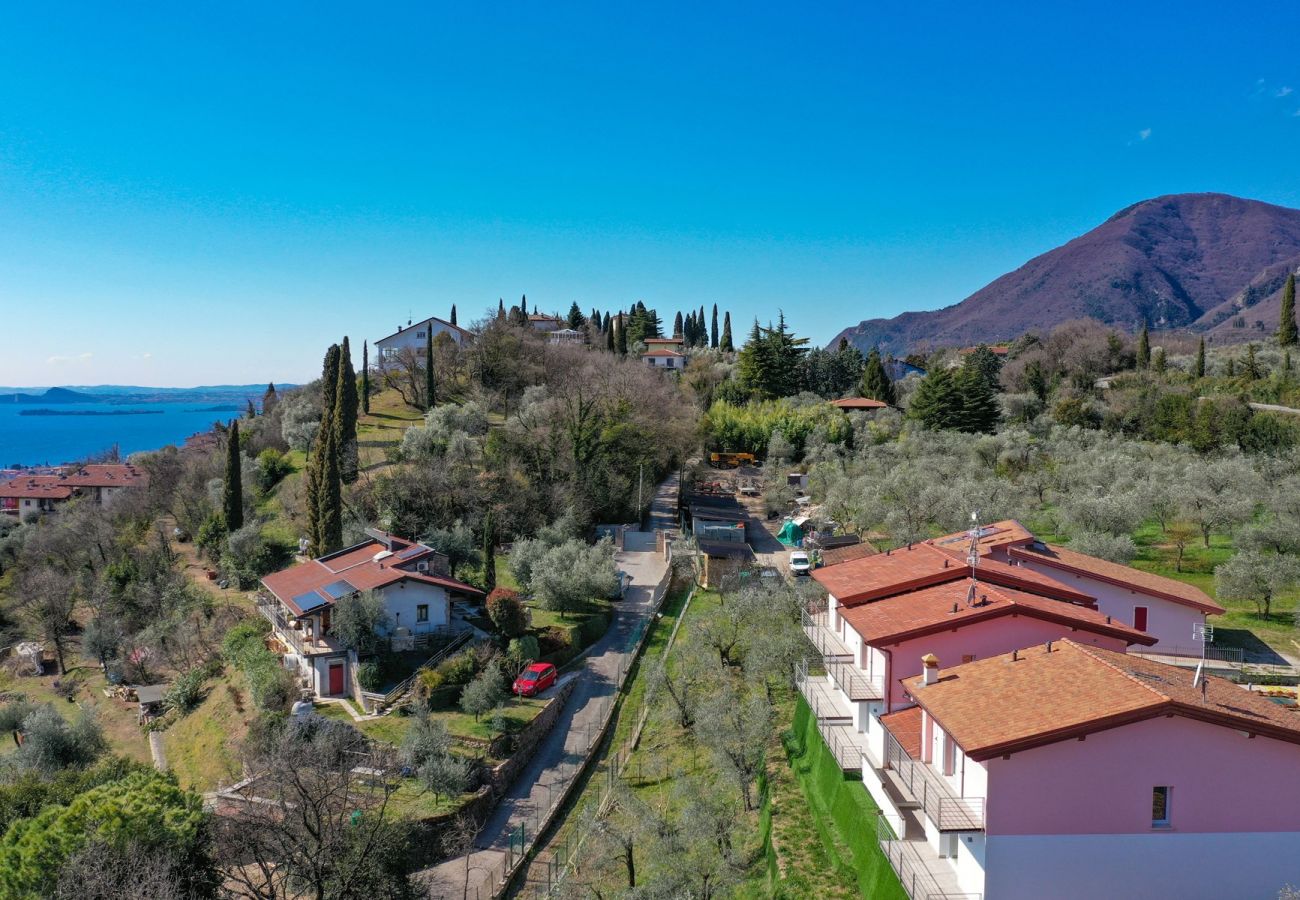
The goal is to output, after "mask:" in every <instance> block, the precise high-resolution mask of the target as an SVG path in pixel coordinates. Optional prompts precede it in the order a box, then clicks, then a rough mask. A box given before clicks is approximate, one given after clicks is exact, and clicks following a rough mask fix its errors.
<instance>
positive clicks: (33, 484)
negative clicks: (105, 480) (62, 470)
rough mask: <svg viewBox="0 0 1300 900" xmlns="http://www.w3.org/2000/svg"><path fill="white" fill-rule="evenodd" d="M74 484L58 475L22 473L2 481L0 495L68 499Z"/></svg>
mask: <svg viewBox="0 0 1300 900" xmlns="http://www.w3.org/2000/svg"><path fill="white" fill-rule="evenodd" d="M72 494H73V486H72V485H70V484H66V483H64V482H63V481H61V480H60V478H59V476H58V475H26V476H23V475H20V476H18V477H17V478H11V479H9V480H8V481H0V497H12V498H20V497H44V498H46V499H49V500H67V499H68V498H69V497H71V496H72Z"/></svg>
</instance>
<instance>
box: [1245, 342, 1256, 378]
mask: <svg viewBox="0 0 1300 900" xmlns="http://www.w3.org/2000/svg"><path fill="white" fill-rule="evenodd" d="M1242 374H1243V375H1245V376H1246V377H1247V378H1249V379H1250V380H1251V381H1254V380H1255V379H1257V378H1259V362H1258V361H1257V360H1256V359H1255V345H1254V344H1247V345H1246V365H1245V367H1244V368H1243V369H1242Z"/></svg>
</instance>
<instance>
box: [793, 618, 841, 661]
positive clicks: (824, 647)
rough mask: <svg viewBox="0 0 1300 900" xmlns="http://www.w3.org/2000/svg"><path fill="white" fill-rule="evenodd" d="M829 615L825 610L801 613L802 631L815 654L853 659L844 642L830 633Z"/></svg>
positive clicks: (833, 633)
mask: <svg viewBox="0 0 1300 900" xmlns="http://www.w3.org/2000/svg"><path fill="white" fill-rule="evenodd" d="M829 617H830V614H829V613H827V612H826V611H825V610H822V611H820V612H809V611H808V610H806V609H805V610H804V611H803V630H804V634H806V635H808V640H810V641H812V643H813V646H814V647H816V648H817V652H818V653H820V654H821V655H822V656H823V657H832V656H835V657H845V656H847V657H848V658H849V659H852V658H853V652H852V651H851V650H849V648H848V647H847V646H845V644H844V642H843V641H841V640H840V639H839V636H838V635H836V634H835V632H833V631H831V628H830V625H829V624H828V621H829Z"/></svg>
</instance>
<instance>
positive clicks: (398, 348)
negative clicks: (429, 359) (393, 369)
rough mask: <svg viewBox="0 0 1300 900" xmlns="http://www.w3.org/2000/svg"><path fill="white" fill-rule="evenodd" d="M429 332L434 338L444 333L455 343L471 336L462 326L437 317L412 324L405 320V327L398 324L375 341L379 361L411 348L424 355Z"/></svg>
mask: <svg viewBox="0 0 1300 900" xmlns="http://www.w3.org/2000/svg"><path fill="white" fill-rule="evenodd" d="M429 332H433V336H434V337H435V338H436V337H437V336H438V335H440V334H446V335H448V336H450V337H451V339H452V340H453V341H455V342H456V343H457V344H465V343H467V342H468V341H469V340H470V339H471V338H472V337H473V335H472V334H471V333H470V332H468V331H466V330H465V329H464V328H461V327H460V326H458V325H453V324H451V323H450V322H448V321H446V320H445V319H439V318H437V317H431V318H428V319H425V320H424V321H423V322H416V323H415V324H414V325H412V324H411V323H410V322H407V323H406V327H405V328H402V327H400V326H399V327H398V329H397V331H395V332H393V333H392V334H390V335H389V336H388V337H385V338H380V339H379V340H377V341H375V347H376V348H378V351H379V361H380V362H383V361H384V360H386V359H391V358H392V357H394V356H396V355H397V354H399V353H401V352H402V351H403V350H411V351H414V353H415V355H416V356H424V347H425V344H426V343H427V341H428V339H429Z"/></svg>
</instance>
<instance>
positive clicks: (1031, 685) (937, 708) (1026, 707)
mask: <svg viewBox="0 0 1300 900" xmlns="http://www.w3.org/2000/svg"><path fill="white" fill-rule="evenodd" d="M1051 648H1052V649H1051V652H1048V651H1047V649H1046V645H1040V646H1036V647H1031V648H1029V649H1027V650H1019V651H1016V653H1015V654H1010V653H1008V654H1004V655H1002V656H995V657H991V658H989V659H985V660H977V661H975V662H971V663H965V664H964V665H960V666H955V667H952V668H948V669H943V670H941V671H940V672H939V679H938V681H937V682H936V683H934V684H930V685H925V684H923V683H922V681H923V677H922V676H916V677H915V678H908V679H905V680H904V681H903V685H904V687H906V688H907V691H908V693H909V694H911V696H912V697H913V698H914V699H915V700H916V702H917V703H918V704H920V706H921V707H923V708H924V709H925V710H926V712H928V713H929V714H930V715H932V716H933V717H934V719H935V721H936V722H938V723H939V725H940V726H941V727H942V728H943V729H944V731H946V732H947V733H948V734H950V735H952V737H953V739H954V740H955V741H956V742H957V744H958V745H960V746H961V748H962V750H963V751H965V752H966V754H967V755H969V756H970V757H971V758H972V759H975V760H986V759H990V758H992V757H995V756H1000V755H1003V754H1007V753H1015V752H1019V751H1022V750H1028V749H1030V748H1032V747H1037V746H1042V745H1044V744H1051V743H1055V742H1057V741H1063V740H1067V739H1071V738H1076V737H1080V736H1082V735H1085V734H1089V733H1091V732H1095V731H1102V730H1105V729H1108V728H1114V727H1118V726H1121V725H1126V724H1129V723H1132V722H1137V721H1142V720H1144V719H1151V718H1155V717H1158V716H1162V715H1169V714H1172V715H1181V716H1186V717H1188V718H1192V719H1197V720H1200V721H1205V722H1210V723H1213V724H1217V725H1222V726H1224V727H1227V728H1233V729H1237V730H1239V731H1244V732H1247V733H1248V734H1260V735H1265V736H1267V737H1272V738H1276V739H1278V740H1283V741H1289V742H1291V743H1295V744H1300V715H1296V714H1295V713H1292V712H1289V711H1287V710H1285V709H1283V708H1282V707H1280V706H1278V705H1277V704H1275V703H1273V702H1271V701H1269V700H1267V699H1265V698H1263V697H1261V696H1260V695H1258V694H1254V693H1252V692H1250V691H1247V690H1245V689H1243V688H1241V687H1239V686H1237V685H1235V684H1233V683H1232V682H1230V681H1225V680H1224V679H1222V678H1216V677H1213V676H1207V677H1206V686H1205V692H1204V694H1202V692H1201V689H1200V688H1199V687H1193V685H1192V677H1193V673H1192V672H1189V671H1188V670H1186V669H1180V668H1176V667H1174V666H1167V665H1165V664H1163V663H1158V662H1155V661H1153V660H1149V659H1143V658H1141V657H1136V656H1131V655H1128V654H1124V653H1116V652H1114V651H1110V650H1102V649H1100V648H1097V647H1088V646H1084V645H1082V644H1077V643H1075V642H1074V641H1071V640H1062V641H1056V642H1054V643H1053V644H1052V645H1051Z"/></svg>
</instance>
